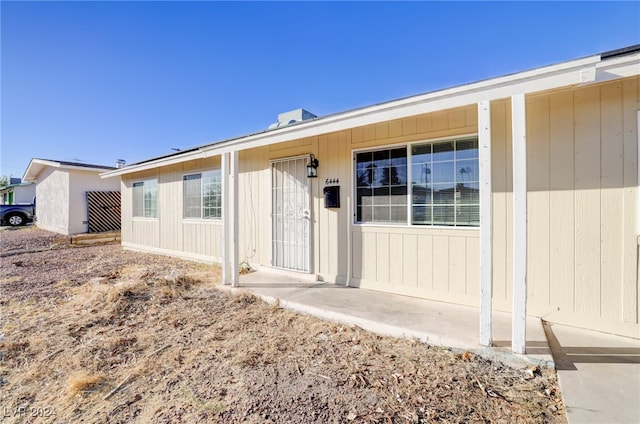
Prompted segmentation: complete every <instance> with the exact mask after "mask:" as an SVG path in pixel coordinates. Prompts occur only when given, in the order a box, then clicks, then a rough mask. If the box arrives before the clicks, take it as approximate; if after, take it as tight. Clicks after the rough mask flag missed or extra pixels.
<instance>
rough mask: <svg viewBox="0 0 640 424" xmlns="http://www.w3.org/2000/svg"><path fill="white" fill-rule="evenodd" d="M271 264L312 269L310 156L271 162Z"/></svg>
mask: <svg viewBox="0 0 640 424" xmlns="http://www.w3.org/2000/svg"><path fill="white" fill-rule="evenodd" d="M271 187H272V190H271V208H272V209H271V210H272V215H271V222H272V224H271V225H272V229H271V239H272V243H271V265H272V266H274V267H277V268H285V269H290V270H295V271H304V272H309V252H310V236H309V234H310V231H309V230H310V225H311V212H310V210H309V181H308V179H307V158H306V157H301V158H291V159H283V160H278V161H273V162H271Z"/></svg>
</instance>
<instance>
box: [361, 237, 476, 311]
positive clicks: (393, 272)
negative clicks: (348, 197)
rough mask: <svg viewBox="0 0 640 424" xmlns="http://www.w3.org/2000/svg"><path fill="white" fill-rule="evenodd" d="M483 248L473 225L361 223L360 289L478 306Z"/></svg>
mask: <svg viewBox="0 0 640 424" xmlns="http://www.w3.org/2000/svg"><path fill="white" fill-rule="evenodd" d="M479 249H480V240H479V234H478V231H477V230H474V229H443V228H437V229H430V228H407V227H396V228H389V227H381V226H380V227H379V226H358V227H355V228H354V230H353V251H354V257H355V258H356V259H357V261H355V262H354V267H353V278H354V280H356V283H357V285H358V286H359V287H365V288H371V289H375V290H385V291H389V292H393V293H399V294H406V295H410V296H420V297H424V298H428V299H436V300H443V301H447V302H450V301H455V302H457V303H461V304H464V305H472V306H476V305H477V304H478V292H479V290H480V282H479V279H480V271H479V267H480V264H479V262H478V256H479ZM359 250H360V251H361V252H362V255H359V254H357V253H356V252H357V251H359ZM434 264H438V265H434Z"/></svg>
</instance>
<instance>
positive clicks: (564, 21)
mask: <svg viewBox="0 0 640 424" xmlns="http://www.w3.org/2000/svg"><path fill="white" fill-rule="evenodd" d="M0 14H1V15H0V19H1V22H0V23H1V37H2V38H1V60H2V61H1V72H2V75H1V108H2V109H1V119H2V122H1V124H2V128H1V136H2V140H1V142H2V145H1V156H2V157H1V164H0V174H3V175H12V176H22V174H23V172H24V170H25V168H26V166H27V165H28V163H29V160H30V159H31V158H32V157H40V158H48V159H59V160H79V161H83V162H87V163H98V164H105V165H111V164H113V163H114V162H115V160H116V159H118V158H122V159H125V160H127V161H128V162H129V163H132V162H136V161H140V160H145V159H148V158H151V157H155V156H159V155H163V154H167V153H171V152H172V150H171V148H174V147H175V148H188V147H193V146H197V145H201V144H206V143H210V142H214V141H218V140H224V139H227V138H230V137H234V136H239V135H243V134H247V133H251V132H255V131H260V130H262V129H265V128H266V127H267V126H268V125H269V124H271V123H273V122H275V121H276V118H277V115H278V113H280V112H284V111H288V110H291V109H296V108H298V107H304V108H306V109H307V110H309V111H311V112H313V113H315V114H316V115H320V116H322V115H327V114H330V113H335V112H340V111H344V110H348V109H353V108H356V107H361V106H367V105H371V104H375V103H380V102H384V101H388V100H393V99H396V98H399V97H404V96H409V95H414V94H419V93H424V92H428V91H432V90H436V89H441V88H446V87H450V86H455V85H459V84H464V83H469V82H473V81H477V80H481V79H485V78H491V77H496V76H500V75H504V74H508V73H512V72H517V71H523V70H527V69H531V68H534V67H539V66H544V65H549V64H553V63H557V62H562V61H565V60H570V59H575V58H578V57H583V56H588V55H591V54H596V53H601V52H604V51H608V50H612V49H616V48H620V47H626V46H629V45H632V44H637V43H640V29H639V28H640V2H619V3H616V2H558V3H555V2H532V3H529V2H495V3H493V2H470V3H467V2H406V3H405V2H402V3H401V2H353V3H344V2H324V3H310V2H303V3H296V2H257V3H249V2H232V3H226V2H142V1H141V2H8V1H2V2H1V3H0Z"/></svg>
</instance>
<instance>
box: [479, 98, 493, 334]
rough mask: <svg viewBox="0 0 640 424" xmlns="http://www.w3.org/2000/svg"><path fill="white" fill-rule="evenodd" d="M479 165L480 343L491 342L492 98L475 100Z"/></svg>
mask: <svg viewBox="0 0 640 424" xmlns="http://www.w3.org/2000/svg"><path fill="white" fill-rule="evenodd" d="M478 154H479V165H480V344H481V345H483V346H491V345H492V343H493V339H492V335H491V310H492V296H493V199H492V198H493V189H492V186H491V102H490V101H488V100H487V101H482V102H479V103H478Z"/></svg>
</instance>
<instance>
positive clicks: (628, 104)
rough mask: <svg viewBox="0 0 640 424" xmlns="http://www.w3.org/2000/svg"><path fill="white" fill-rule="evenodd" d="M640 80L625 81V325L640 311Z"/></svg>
mask: <svg viewBox="0 0 640 424" xmlns="http://www.w3.org/2000/svg"><path fill="white" fill-rule="evenodd" d="M639 81H640V79H638V78H637V79H627V80H624V81H623V82H622V88H623V91H622V107H623V112H622V113H623V118H622V125H623V128H622V132H623V149H624V158H623V161H624V162H623V166H622V168H623V187H624V188H623V204H624V209H623V215H624V218H623V228H624V233H623V237H624V239H623V246H624V247H623V254H622V258H623V271H622V308H621V309H622V311H621V314H622V320H623V321H624V322H626V323H632V324H637V323H638V322H640V320H639V317H638V309H639V305H640V290H638V253H637V251H638V237H637V235H638V233H640V230H639V229H638V226H640V223H639V222H637V214H638V210H637V205H638V198H637V196H639V195H640V193H638V192H637V184H638V183H639V182H638V138H639V137H640V134H638V125H639V124H638V109H640V108H639V107H638V100H639V99H640V84H639Z"/></svg>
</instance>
